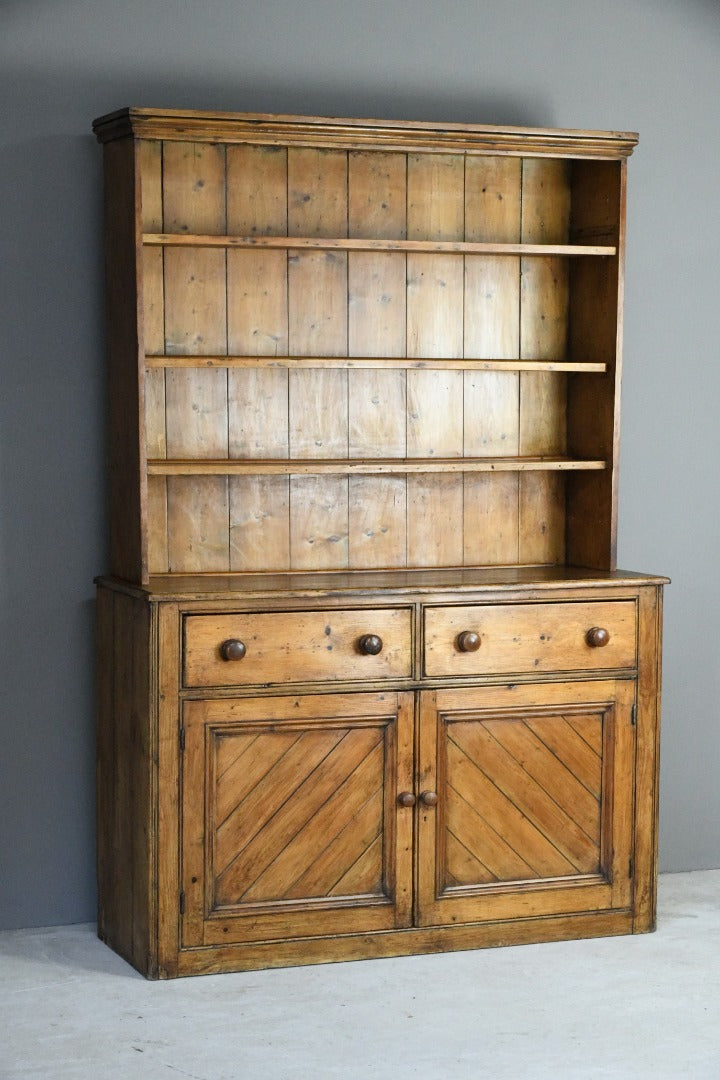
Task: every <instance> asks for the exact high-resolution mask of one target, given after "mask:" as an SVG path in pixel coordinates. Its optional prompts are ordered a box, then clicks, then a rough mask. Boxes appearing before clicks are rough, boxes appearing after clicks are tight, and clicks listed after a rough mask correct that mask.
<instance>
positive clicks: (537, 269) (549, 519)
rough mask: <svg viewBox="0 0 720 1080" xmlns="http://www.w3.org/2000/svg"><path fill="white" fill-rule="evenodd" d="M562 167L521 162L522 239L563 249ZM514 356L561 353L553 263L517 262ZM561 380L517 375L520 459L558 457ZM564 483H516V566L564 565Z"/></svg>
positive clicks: (565, 203) (555, 477)
mask: <svg viewBox="0 0 720 1080" xmlns="http://www.w3.org/2000/svg"><path fill="white" fill-rule="evenodd" d="M569 168H570V167H569V164H568V162H566V161H563V160H553V159H540V158H529V159H525V160H524V161H523V179H522V232H521V235H522V240H523V242H524V243H540V244H552V243H567V240H568V236H569V221H570V180H569V175H570V174H569ZM521 272H522V278H521V294H520V355H521V357H523V358H528V359H530V358H532V359H538V360H550V359H557V360H561V359H564V358H565V355H566V353H567V323H568V306H569V295H568V267H567V260H566V259H563V258H558V257H548V258H525V259H522V260H521ZM566 393H567V391H566V377H565V376H564V375H560V374H556V373H552V372H522V373H521V376H520V453H521V454H522V455H529V456H544V455H553V454H564V453H565V450H566V420H565V415H566ZM564 492H565V481H564V478H563V477H562V476H561V475H559V474H553V473H535V474H533V475H532V476H531V475H530V474H523V475H521V477H520V530H519V531H520V551H519V561H520V562H521V563H535V562H558V561H562V559H563V558H564V537H565V494H564Z"/></svg>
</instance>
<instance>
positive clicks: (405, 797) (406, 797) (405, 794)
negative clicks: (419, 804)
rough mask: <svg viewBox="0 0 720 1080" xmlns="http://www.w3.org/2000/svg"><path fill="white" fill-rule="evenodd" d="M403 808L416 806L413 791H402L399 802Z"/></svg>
mask: <svg viewBox="0 0 720 1080" xmlns="http://www.w3.org/2000/svg"><path fill="white" fill-rule="evenodd" d="M397 801H398V802H399V803H400V805H401V806H414V805H415V796H414V795H413V793H412V791H401V792H400V794H399V795H398V800H397Z"/></svg>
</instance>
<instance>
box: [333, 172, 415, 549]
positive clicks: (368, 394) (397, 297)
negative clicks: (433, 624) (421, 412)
mask: <svg viewBox="0 0 720 1080" xmlns="http://www.w3.org/2000/svg"><path fill="white" fill-rule="evenodd" d="M406 178H407V159H406V156H405V155H404V154H397V153H363V152H355V153H351V154H350V155H349V169H348V192H349V203H348V230H349V235H350V236H360V237H370V238H379V239H383V238H391V239H402V238H404V237H405V236H406V235H407V209H406V183H407V179H406ZM405 350H406V257H405V255H404V254H401V253H393V254H387V253H385V252H352V253H351V254H350V255H349V260H348V352H349V355H350V356H380V357H387V358H391V357H396V356H404V355H405ZM406 384H407V379H406V373H405V371H403V370H402V369H397V368H393V367H392V366H391V365H388V367H387V368H374V369H367V370H366V369H358V370H351V371H350V372H349V375H348V394H349V400H348V414H349V453H350V457H378V458H389V457H399V458H402V457H405V455H406V453H407V441H406V394H407V389H406ZM348 488H349V515H348V521H349V525H348V528H349V538H348V545H349V556H348V558H349V565H350V566H351V567H352V568H354V569H369V568H375V567H400V566H404V565H405V560H406V508H407V480H406V478H405V477H404V476H396V477H393V476H351V477H350V478H349V484H348Z"/></svg>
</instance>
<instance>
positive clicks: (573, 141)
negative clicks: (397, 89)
mask: <svg viewBox="0 0 720 1080" xmlns="http://www.w3.org/2000/svg"><path fill="white" fill-rule="evenodd" d="M93 130H94V131H95V134H96V135H97V137H98V139H99V140H100V141H101V142H104V141H106V140H109V139H117V138H122V137H124V136H127V135H129V134H131V133H132V134H134V135H136V136H137V137H139V138H146V139H157V138H165V139H180V140H182V141H184V140H187V139H189V138H193V139H196V140H198V141H202V140H203V139H207V140H210V141H211V142H227V143H232V142H249V143H258V144H262V143H265V142H269V143H270V145H276V144H278V143H280V144H283V145H288V144H293V143H300V144H301V145H302V144H303V143H309V144H310V145H313V144H314V145H319V146H327V145H330V146H338V145H339V146H342V147H353V148H354V147H362V146H363V145H364V146H370V147H371V148H372V149H374V150H376V149H379V148H382V147H383V146H388V145H389V146H391V147H398V148H399V149H409V148H418V149H423V150H426V151H428V152H443V151H445V150H452V149H456V150H459V149H462V150H465V151H473V150H475V151H477V152H480V153H482V152H485V153H488V152H491V153H496V154H502V153H511V154H512V153H528V154H531V153H546V154H547V153H550V154H558V155H563V154H568V155H569V156H572V157H583V156H586V155H587V156H589V157H607V158H616V157H626V156H627V155H629V154H631V153H632V151H633V149H634V148H635V146H636V144H637V134H636V133H635V132H633V131H588V130H580V129H576V130H570V129H563V128H522V127H502V126H499V125H492V124H457V123H452V124H436V123H424V122H422V121H411V120H403V121H387V120H364V119H355V118H345V117H343V118H337V117H324V116H314V117H313V116H282V115H275V114H271V113H231V112H225V113H216V112H203V111H199V110H185V109H143V108H137V107H133V108H126V109H119V110H117V111H116V112H113V113H108V114H107V115H106V116H102V117H99V118H98V119H97V120H96V121H95V122H94V124H93Z"/></svg>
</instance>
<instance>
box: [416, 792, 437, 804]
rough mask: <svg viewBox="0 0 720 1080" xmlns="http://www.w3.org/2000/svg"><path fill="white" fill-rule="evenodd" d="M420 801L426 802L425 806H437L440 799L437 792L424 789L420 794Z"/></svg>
mask: <svg viewBox="0 0 720 1080" xmlns="http://www.w3.org/2000/svg"><path fill="white" fill-rule="evenodd" d="M420 801H421V802H422V803H424V804H425V806H435V805H436V803H437V801H438V797H437V792H435V791H423V793H422V795H421V796H420Z"/></svg>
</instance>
